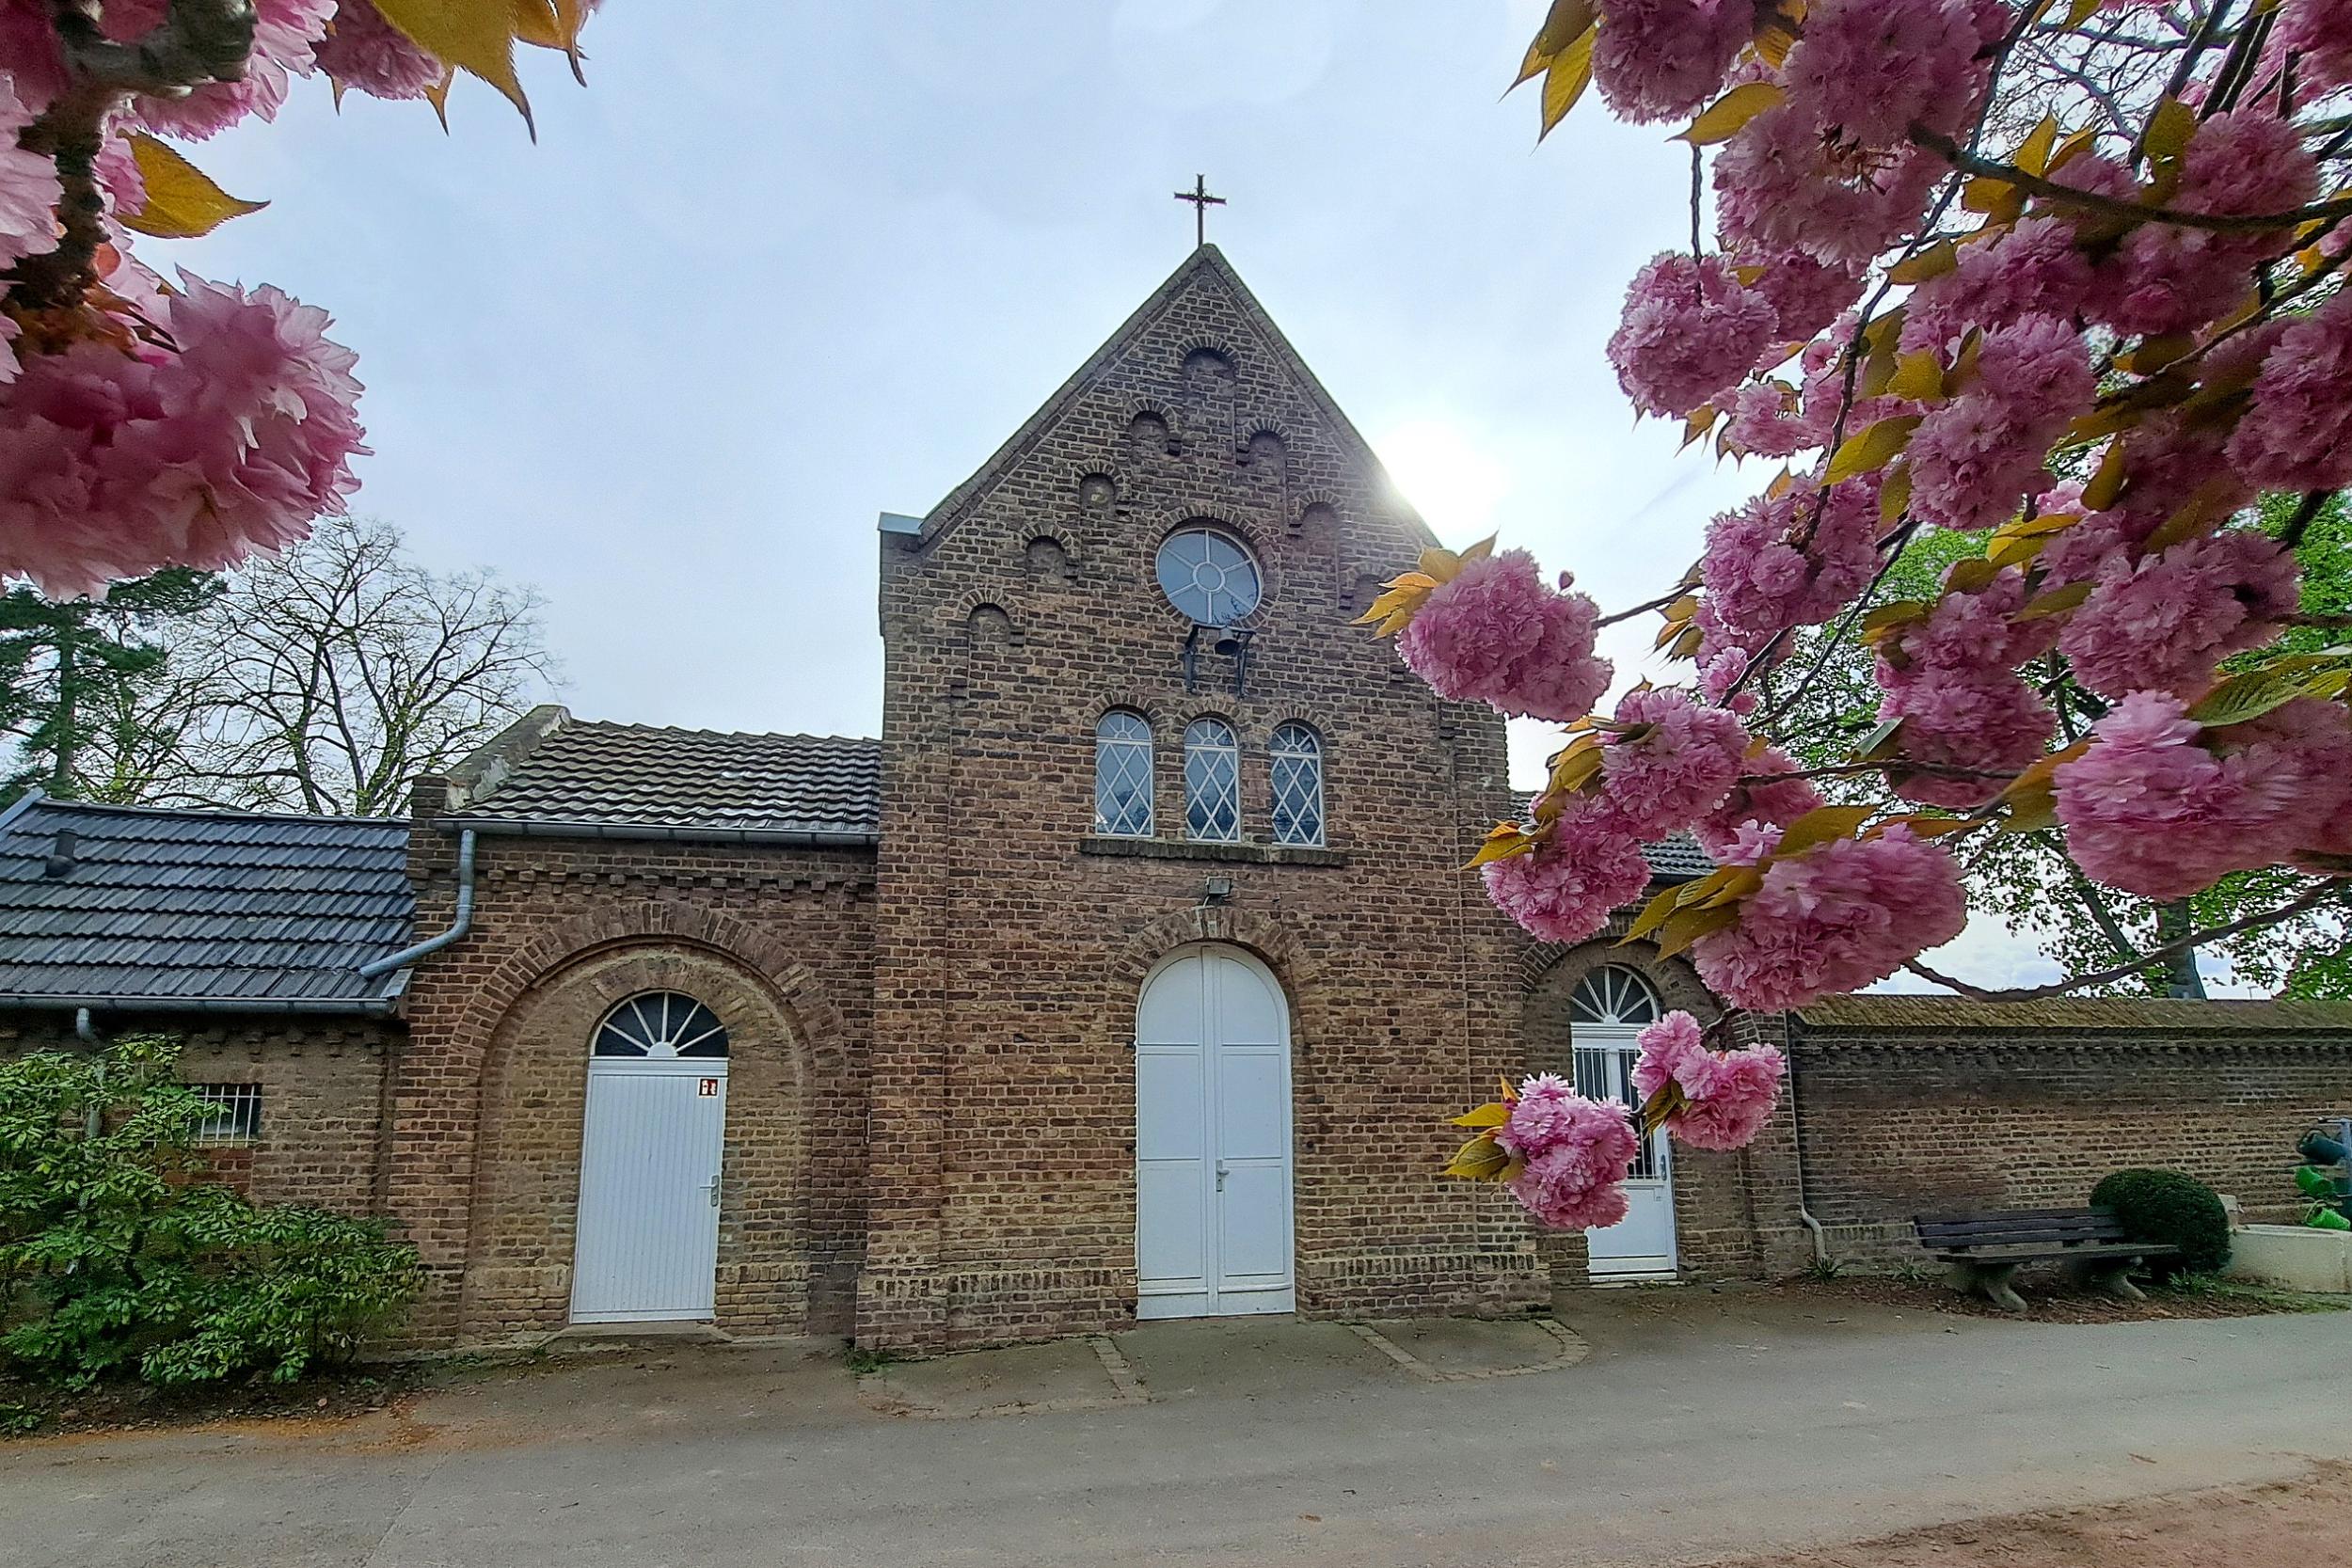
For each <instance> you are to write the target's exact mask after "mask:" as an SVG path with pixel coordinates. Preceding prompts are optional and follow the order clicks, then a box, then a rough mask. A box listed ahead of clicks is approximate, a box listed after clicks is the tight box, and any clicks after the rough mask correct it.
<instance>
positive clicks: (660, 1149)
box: [572, 1056, 727, 1323]
mask: <svg viewBox="0 0 2352 1568" xmlns="http://www.w3.org/2000/svg"><path fill="white" fill-rule="evenodd" d="M726 1122H727V1064H726V1059H725V1058H724V1057H715V1058H699V1057H676V1058H648V1057H634V1056H593V1057H591V1058H589V1067H588V1113H587V1117H586V1122H585V1125H584V1127H583V1128H582V1132H581V1138H580V1220H579V1239H578V1243H577V1250H576V1252H575V1254H574V1258H573V1262H572V1322H574V1323H666V1322H674V1321H681V1320H692V1319H698V1318H708V1317H710V1316H712V1313H713V1307H714V1294H715V1288H716V1284H717V1276H718V1266H719V1161H720V1153H721V1149H722V1148H723V1145H724V1142H725V1138H726Z"/></svg>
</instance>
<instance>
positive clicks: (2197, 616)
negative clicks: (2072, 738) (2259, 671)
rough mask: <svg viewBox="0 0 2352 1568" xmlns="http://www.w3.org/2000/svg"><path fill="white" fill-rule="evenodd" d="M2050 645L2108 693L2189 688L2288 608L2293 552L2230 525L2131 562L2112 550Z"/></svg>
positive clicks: (2294, 587) (2293, 595)
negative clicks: (2061, 630) (2219, 530)
mask: <svg viewBox="0 0 2352 1568" xmlns="http://www.w3.org/2000/svg"><path fill="white" fill-rule="evenodd" d="M2092 581H2093V586H2092V588H2091V592H2090V598H2088V599H2086V600H2085V601H2084V602H2083V604H2082V606H2081V608H2080V609H2078V610H2075V611H2074V614H2073V615H2072V616H2071V617H2069V618H2068V621H2067V624H2066V628H2065V630H2064V631H2063V632H2061V633H2060V634H2059V637H2058V648H2059V650H2060V651H2061V652H2063V653H2064V654H2065V655H2066V657H2067V659H2068V661H2069V662H2070V663H2071V664H2072V665H2073V666H2074V674H2075V676H2076V678H2077V679H2079V680H2081V681H2082V683H2083V684H2084V685H2086V686H2088V687H2090V689H2092V690H2093V691H2097V692H2099V693H2101V694H2103V695H2106V696H2109V697H2121V696H2122V695H2124V694H2125V693H2127V692H2131V691H2137V690H2143V689H2149V690H2163V691H2174V692H2180V693H2183V694H2193V693H2195V692H2197V691H2200V690H2201V689H2204V688H2205V687H2206V686H2207V685H2209V684H2211V682H2212V680H2213V674H2214V667H2215V666H2216V665H2217V664H2218V663H2219V662H2220V661H2221V660H2222V659H2223V658H2226V657H2229V656H2230V655H2231V654H2234V653H2241V652H2244V651H2245V650H2246V649H2249V648H2253V647H2259V646H2260V645H2261V644H2263V643H2264V642H2265V641H2269V639H2270V637H2271V634H2272V633H2273V632H2274V631H2275V630H2276V629H2277V623H2278V621H2279V618H2280V617H2281V616H2284V615H2290V614H2292V613H2294V611H2295V609H2296V604H2297V603H2298V601H2299V598H2300V583H2301V572H2300V569H2299V568H2298V567H2297V566H2296V561H2295V556H2294V554H2293V552H2292V551H2289V550H2286V549H2283V548H2281V547H2280V545H2279V543H2278V542H2277V541H2276V540H2274V539H2271V538H2269V537H2268V536H2267V535H2265V534H2263V533H2260V532H2256V531H2250V530H2243V529H2233V530H2228V531H2223V532H2221V533H2217V534H2215V535H2214V536H2213V537H2211V538H2209V539H2191V540H2188V541H2186V542H2185V543H2183V544H2179V545H2175V546H2172V547H2171V548H2169V549H2167V550H2165V551H2162V552H2161V553H2159V554H2157V555H2153V556H2150V557H2148V558H2146V559H2144V560H2142V561H2140V562H2138V563H2137V565H2135V564H2133V563H2132V562H2131V561H2130V560H2128V559H2127V557H2126V556H2125V555H2124V553H2122V552H2121V551H2119V552H2117V553H2116V554H2114V555H2112V556H2110V557H2109V558H2108V560H2107V562H2106V564H2105V565H2104V566H2102V567H2101V568H2100V569H2099V574H2098V576H2097V577H2096V578H2093V579H2092Z"/></svg>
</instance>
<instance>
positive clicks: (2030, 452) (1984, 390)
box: [1905, 315, 2098, 529]
mask: <svg viewBox="0 0 2352 1568" xmlns="http://www.w3.org/2000/svg"><path fill="white" fill-rule="evenodd" d="M2097 390H2098V384H2097V380H2096V378H2095V377H2094V376H2093V375H2092V373H2091V369H2090V355H2089V352H2088V351H2087V349H2086V348H2085V346H2084V343H2083V340H2082V336H2081V334H2080V333H2078V332H2076V331H2075V330H2074V327H2073V326H2072V325H2068V324H2067V323H2065V322H2063V321H2060V320H2058V318H2057V317H2056V316H2040V315H2037V316H2027V317H2026V318H2024V319H2023V320H2021V321H2018V322H2015V323H2012V324H2011V325H2008V326H2004V327H2001V328H1999V329H1997V330H1995V331H1993V332H1990V333H1988V334H1986V336H1985V338H1984V340H1983V347H1982V350H1981V352H1980V353H1979V356H1978V361H1977V376H1976V379H1975V380H1974V381H1973V382H1971V383H1970V384H1969V386H1968V388H1967V389H1966V390H1965V391H1963V393H1962V394H1961V395H1960V396H1959V397H1956V398H1954V399H1953V400H1952V401H1951V402H1949V403H1947V404H1944V405H1943V406H1942V407H1940V408H1937V409H1935V410H1934V411H1932V412H1931V413H1930V414H1929V415H1928V416H1927V417H1926V419H1925V420H1922V421H1921V423H1920V425H1919V428H1918V430H1917V432H1916V433H1915V434H1914V435H1913V436H1912V439H1911V445H1910V447H1909V449H1908V451H1907V452H1906V454H1905V456H1906V460H1907V461H1908V462H1909V464H1910V467H1911V506H1912V510H1913V511H1914V512H1915V513H1916V514H1917V515H1920V516H1922V517H1925V518H1927V519H1928V520H1929V521H1931V522H1934V523H1938V524H1941V525H1942V526H1943V527H1946V528H1959V529H1983V528H1992V527H1994V526H1996V525H1998V524H2000V523H2004V522H2007V521H2008V520H2009V519H2010V518H2011V517H2013V516H2015V515H2017V512H2018V510H2019V507H2020V506H2021V504H2022V503H2023V501H2024V499H2025V498H2026V496H2027V495H2029V494H2031V493H2033V492H2035V491H2038V490H2040V489H2041V488H2042V485H2044V484H2045V483H2048V477H2049V476H2048V474H2047V473H2046V471H2045V470H2044V469H2043V468H2042V455H2043V453H2045V452H2046V451H2048V450H2049V447H2050V443H2051V442H2052V441H2054V440H2056V439H2057V438H2058V436H2059V435H2060V434H2061V433H2062V432H2063V431H2064V430H2065V428H2066V426H2067V424H2068V423H2069V422H2070V421H2071V420H2074V418H2076V417H2077V416H2078V415H2081V414H2083V413H2085V412H2087V411H2088V410H2089V409H2090V404H2091V400H2092V398H2093V397H2094V396H2095V395H2096V393H2097Z"/></svg>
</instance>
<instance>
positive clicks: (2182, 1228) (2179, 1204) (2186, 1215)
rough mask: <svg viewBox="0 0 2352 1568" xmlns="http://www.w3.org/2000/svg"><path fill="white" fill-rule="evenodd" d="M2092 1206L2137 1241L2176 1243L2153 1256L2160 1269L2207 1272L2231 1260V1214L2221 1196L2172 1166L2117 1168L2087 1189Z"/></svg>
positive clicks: (2160, 1271) (2165, 1271) (2167, 1272)
mask: <svg viewBox="0 0 2352 1568" xmlns="http://www.w3.org/2000/svg"><path fill="white" fill-rule="evenodd" d="M2090 1206H2091V1207H2092V1208H2094V1209H2105V1210H2106V1211H2108V1212H2111V1213H2112V1214H2114V1215H2115V1217H2116V1218H2117V1219H2119V1220H2122V1222H2123V1228H2124V1230H2125V1231H2127V1232H2128V1233H2129V1234H2130V1235H2131V1238H2132V1239H2133V1240H2134V1241H2136V1242H2151V1243H2160V1244H2164V1245H2169V1246H2175V1247H2178V1248H2180V1256H2179V1257H2177V1258H2163V1259H2152V1261H2151V1266H2152V1267H2153V1270H2154V1271H2155V1273H2156V1274H2157V1275H2172V1274H2211V1273H2213V1272H2215V1271H2216V1270H2217V1269H2219V1268H2220V1267H2221V1265H2222V1264H2224V1263H2227V1262H2228V1261H2229V1260H2230V1216H2229V1213H2228V1212H2226V1211H2225V1210H2223V1208H2222V1207H2221V1198H2220V1196H2219V1195H2218V1194H2217V1193H2216V1192H2215V1191H2214V1190H2213V1189H2212V1188H2211V1187H2208V1186H2206V1185H2205V1184H2204V1183H2203V1182H2202V1181H2200V1180H2197V1179H2196V1178H2195V1177H2193V1176H2184V1175H2182V1174H2181V1173H2180V1172H2179V1171H2176V1170H2119V1171H2117V1172H2116V1173H2115V1174H2114V1175H2113V1176H2110V1177H2108V1178H2107V1179H2106V1180H2103V1181H2101V1182H2100V1183H2099V1184H2098V1185H2097V1186H2095V1187H2093V1188H2091V1189H2090Z"/></svg>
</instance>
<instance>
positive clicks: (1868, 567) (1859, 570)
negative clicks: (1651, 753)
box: [1699, 478, 1879, 653]
mask: <svg viewBox="0 0 2352 1568" xmlns="http://www.w3.org/2000/svg"><path fill="white" fill-rule="evenodd" d="M1878 521H1879V487H1878V481H1877V480H1876V479H1875V478H1863V479H1851V480H1847V481H1845V482H1844V483H1839V484H1834V485H1832V486H1830V488H1829V489H1828V490H1827V491H1826V492H1823V491H1820V490H1816V489H1813V488H1811V487H1809V486H1805V485H1799V486H1796V487H1795V488H1793V489H1791V490H1789V491H1788V492H1787V493H1786V494H1783V495H1779V496H1759V497H1757V498H1756V499H1755V500H1752V501H1750V502H1749V503H1748V504H1747V505H1745V506H1743V507H1741V508H1740V510H1739V511H1737V512H1726V513H1724V515H1722V516H1720V517H1717V518H1716V519H1715V520H1714V521H1713V522H1712V523H1710V524H1708V530H1707V552H1706V554H1704V555H1703V556H1701V557H1700V559H1699V581H1700V583H1701V584H1702V585H1703V586H1704V587H1705V588H1706V590H1707V597H1706V602H1705V606H1704V609H1705V620H1704V621H1703V623H1702V626H1703V627H1704V629H1705V630H1706V631H1707V632H1708V652H1709V653H1712V652H1713V651H1715V650H1716V649H1718V648H1722V647H1737V648H1741V649H1746V650H1750V651H1755V650H1760V649H1761V648H1762V647H1763V646H1764V645H1765V644H1766V643H1767V642H1769V641H1772V638H1774V637H1776V636H1778V635H1779V634H1780V633H1781V632H1784V631H1787V630H1788V629H1789V628H1790V627H1792V626H1817V625H1819V624H1820V623H1821V622H1823V621H1826V620H1828V619H1829V618H1830V617H1831V616H1833V615H1835V614H1836V613H1837V612H1838V611H1839V610H1843V609H1844V608H1845V607H1846V606H1847V605H1849V604H1851V602H1852V601H1853V597H1854V595H1855V594H1859V593H1861V592H1862V589H1863V585H1864V584H1866V583H1867V582H1868V581H1869V580H1870V574H1871V573H1872V571H1874V570H1875V569H1876V568H1877V565H1878V546H1877V534H1878Z"/></svg>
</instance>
